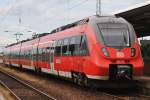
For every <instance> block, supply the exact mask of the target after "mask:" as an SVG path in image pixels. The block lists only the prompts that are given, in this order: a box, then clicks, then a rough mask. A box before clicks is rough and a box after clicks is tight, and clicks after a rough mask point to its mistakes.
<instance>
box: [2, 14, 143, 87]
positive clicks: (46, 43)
mask: <svg viewBox="0 0 150 100" xmlns="http://www.w3.org/2000/svg"><path fill="white" fill-rule="evenodd" d="M3 62H4V64H6V65H12V66H16V67H20V68H27V69H32V70H35V71H36V72H38V73H40V72H45V73H49V74H52V75H56V76H60V77H65V78H69V79H71V80H72V81H74V82H75V83H77V84H79V85H84V86H87V85H88V84H90V82H91V83H92V82H93V83H94V82H97V81H98V82H100V81H103V82H111V81H113V82H119V83H120V82H123V83H124V81H131V80H138V79H139V78H140V77H141V76H142V75H143V66H144V63H143V59H142V56H141V52H140V46H139V44H138V40H137V37H136V33H135V31H134V29H133V27H132V25H131V24H130V23H129V22H127V21H126V20H125V19H123V18H120V17H115V16H97V15H95V16H91V17H88V18H85V19H83V20H80V21H77V22H74V23H71V24H68V25H65V26H62V27H59V28H57V29H55V30H53V31H51V32H50V33H45V34H41V35H39V36H37V37H34V38H32V39H28V40H24V41H21V42H18V43H14V44H11V45H8V46H6V48H5V50H4V58H3Z"/></svg>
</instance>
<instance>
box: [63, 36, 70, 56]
mask: <svg viewBox="0 0 150 100" xmlns="http://www.w3.org/2000/svg"><path fill="white" fill-rule="evenodd" d="M68 44H69V39H64V43H63V46H62V55H63V56H67V55H68Z"/></svg>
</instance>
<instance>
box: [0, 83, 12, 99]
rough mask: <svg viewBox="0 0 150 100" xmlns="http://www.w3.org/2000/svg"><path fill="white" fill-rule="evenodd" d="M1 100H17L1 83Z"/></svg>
mask: <svg viewBox="0 0 150 100" xmlns="http://www.w3.org/2000/svg"><path fill="white" fill-rule="evenodd" d="M0 100H15V99H14V98H13V96H11V94H10V92H9V91H8V90H6V89H5V88H4V87H3V86H2V85H0Z"/></svg>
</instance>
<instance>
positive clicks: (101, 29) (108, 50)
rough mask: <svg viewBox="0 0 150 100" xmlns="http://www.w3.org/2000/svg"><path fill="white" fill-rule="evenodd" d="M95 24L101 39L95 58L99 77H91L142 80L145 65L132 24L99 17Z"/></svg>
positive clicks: (95, 30) (114, 79)
mask: <svg viewBox="0 0 150 100" xmlns="http://www.w3.org/2000/svg"><path fill="white" fill-rule="evenodd" d="M91 24H92V26H93V29H94V33H95V37H96V40H97V42H96V43H95V45H93V47H94V49H92V50H93V51H92V55H91V56H92V60H93V62H92V63H93V66H95V67H92V68H95V69H96V70H95V71H93V76H95V77H91V78H95V79H99V80H109V81H130V80H138V79H139V78H140V77H141V76H142V75H143V67H144V63H143V59H142V56H141V51H140V46H139V44H138V40H137V38H136V34H135V31H134V29H133V27H132V25H131V24H130V23H129V22H127V21H126V20H125V19H123V18H116V17H96V18H94V19H93V21H91ZM93 47H92V48H93ZM94 51H95V52H94ZM91 70H92V69H91ZM91 76H92V75H91Z"/></svg>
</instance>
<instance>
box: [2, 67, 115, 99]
mask: <svg viewBox="0 0 150 100" xmlns="http://www.w3.org/2000/svg"><path fill="white" fill-rule="evenodd" d="M0 68H1V69H3V70H6V71H9V72H10V73H14V74H15V75H17V76H18V77H20V78H21V79H24V80H25V81H28V82H30V83H32V84H33V85H34V86H36V88H38V89H41V90H42V91H44V92H47V93H48V94H50V95H52V96H54V97H55V98H57V99H58V100H114V98H112V97H110V96H106V95H105V94H103V93H102V92H101V90H98V91H97V90H94V89H88V88H82V87H79V86H77V85H76V84H73V83H71V82H69V81H64V79H61V78H56V77H52V76H50V75H46V74H44V75H42V76H39V75H36V74H33V73H34V72H33V71H28V73H27V72H24V71H20V70H15V69H12V68H8V67H5V68H4V67H0ZM115 100H116V99H115Z"/></svg>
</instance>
